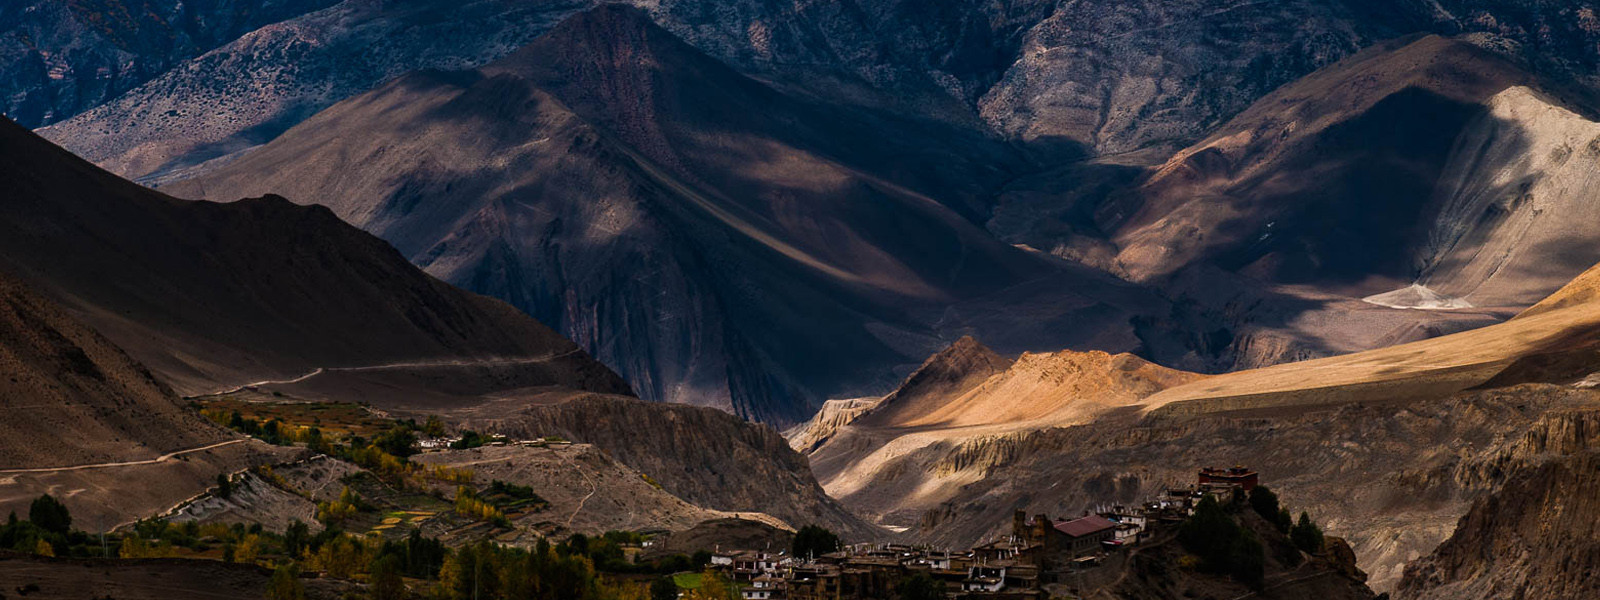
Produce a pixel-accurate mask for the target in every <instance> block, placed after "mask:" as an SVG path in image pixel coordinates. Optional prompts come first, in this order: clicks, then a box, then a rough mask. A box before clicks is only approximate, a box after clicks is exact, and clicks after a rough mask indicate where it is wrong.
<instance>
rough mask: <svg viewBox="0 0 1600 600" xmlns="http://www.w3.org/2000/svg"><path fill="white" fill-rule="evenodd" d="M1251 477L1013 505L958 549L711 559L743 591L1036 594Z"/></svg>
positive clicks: (1068, 582)
mask: <svg viewBox="0 0 1600 600" xmlns="http://www.w3.org/2000/svg"><path fill="white" fill-rule="evenodd" d="M1258 479H1259V476H1258V474H1257V473H1256V472H1255V471H1253V470H1250V469H1248V468H1244V467H1229V468H1220V469H1218V468H1210V467H1207V468H1203V469H1200V470H1199V472H1198V473H1197V475H1196V480H1195V482H1194V483H1193V484H1192V485H1188V486H1184V487H1177V488H1171V489H1166V490H1164V491H1163V492H1162V493H1161V494H1160V495H1159V497H1157V498H1154V499H1152V500H1151V501H1149V502H1146V503H1143V504H1141V505H1137V506H1122V505H1108V506H1102V507H1098V508H1097V509H1096V510H1094V511H1087V512H1086V514H1083V515H1081V516H1077V517H1073V518H1067V519H1053V518H1050V517H1049V516H1047V515H1043V514H1038V515H1032V516H1029V515H1028V514H1026V512H1025V511H1021V510H1019V511H1017V512H1016V513H1015V514H1014V516H1013V517H1012V522H1011V527H1010V530H1011V533H1010V534H1009V535H1006V536H1003V537H1001V538H999V539H996V540H992V541H990V542H988V543H985V544H982V545H980V546H977V547H974V548H971V549H969V550H967V551H965V552H959V551H952V550H944V549H933V548H927V547H916V546H909V545H900V544H856V545H851V546H846V547H843V548H841V549H840V550H839V551H837V552H833V553H829V554H825V555H821V556H789V555H787V554H786V553H784V552H771V551H765V550H737V551H733V550H726V549H719V551H718V552H716V553H715V554H713V555H712V558H711V567H712V568H713V569H715V570H717V571H719V572H721V573H722V574H723V575H724V576H725V577H727V578H728V579H730V580H732V581H734V582H735V583H736V584H737V585H739V586H740V590H741V597H742V598H744V600H870V599H878V598H890V597H895V596H897V595H899V594H900V592H898V591H897V589H896V586H897V585H899V584H900V583H901V582H903V581H905V580H906V579H907V578H911V577H917V576H926V577H927V578H929V579H931V580H932V581H934V582H936V583H937V587H936V588H935V589H937V588H942V590H943V597H945V598H959V599H970V600H979V599H982V600H1013V599H1014V600H1026V599H1042V598H1047V597H1052V596H1054V595H1055V594H1053V593H1052V591H1064V592H1066V593H1076V591H1077V590H1080V589H1089V588H1092V587H1094V586H1095V585H1096V584H1097V583H1098V582H1102V581H1106V580H1108V579H1110V578H1114V577H1116V573H1115V571H1116V569H1112V568H1105V567H1107V566H1108V565H1110V564H1112V563H1116V562H1118V561H1119V560H1121V559H1122V558H1124V557H1126V556H1127V554H1128V553H1130V552H1132V551H1135V550H1136V549H1137V548H1138V547H1139V546H1140V545H1141V544H1145V543H1148V542H1149V541H1150V540H1153V539H1156V538H1158V537H1159V538H1162V539H1167V538H1170V537H1171V536H1174V535H1175V534H1176V530H1177V529H1178V526H1179V525H1180V524H1182V523H1183V521H1184V520H1185V519H1187V518H1188V517H1189V516H1190V515H1192V514H1193V512H1194V509H1195V507H1196V506H1197V505H1198V504H1199V503H1200V501H1201V500H1202V499H1204V498H1206V497H1207V496H1211V497H1215V498H1217V499H1218V500H1219V501H1226V502H1233V501H1235V500H1236V499H1237V498H1241V497H1242V496H1243V494H1244V493H1246V492H1249V491H1250V490H1251V489H1253V488H1254V487H1255V486H1256V485H1257V484H1258ZM935 593H937V592H935Z"/></svg>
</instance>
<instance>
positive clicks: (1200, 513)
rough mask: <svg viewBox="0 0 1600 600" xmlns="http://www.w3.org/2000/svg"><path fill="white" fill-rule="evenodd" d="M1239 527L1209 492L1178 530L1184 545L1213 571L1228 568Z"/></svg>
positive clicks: (1207, 569)
mask: <svg viewBox="0 0 1600 600" xmlns="http://www.w3.org/2000/svg"><path fill="white" fill-rule="evenodd" d="M1238 535H1239V527H1238V526H1237V525H1235V524H1234V523H1233V519H1230V518H1228V515H1227V513H1225V512H1223V510H1222V505H1220V504H1218V503H1217V500H1216V498H1215V497H1212V496H1206V497H1205V498H1204V499H1201V500H1200V504H1198V505H1196V506H1195V509H1194V515H1193V516H1191V517H1189V518H1188V520H1186V521H1184V522H1183V527H1182V528H1181V529H1179V530H1178V541H1179V542H1180V543H1182V544H1183V548H1184V549H1185V550H1188V551H1189V552H1190V553H1193V554H1194V555H1196V556H1199V557H1200V568H1201V569H1202V570H1204V571H1206V572H1210V573H1226V572H1228V568H1227V565H1228V559H1229V557H1230V552H1231V550H1232V547H1233V540H1234V538H1236V537H1238Z"/></svg>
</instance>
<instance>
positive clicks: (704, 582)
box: [684, 569, 739, 600]
mask: <svg viewBox="0 0 1600 600" xmlns="http://www.w3.org/2000/svg"><path fill="white" fill-rule="evenodd" d="M684 597H685V598H686V599H687V600H728V599H729V598H738V597H739V592H737V591H735V590H734V589H733V587H732V586H730V585H728V582H727V581H726V580H724V579H723V578H722V574H720V573H718V572H716V571H713V570H711V569H706V571H705V572H704V573H701V574H700V587H698V588H695V589H693V590H690V591H689V593H688V594H685V595H684Z"/></svg>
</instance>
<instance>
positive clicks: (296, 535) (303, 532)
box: [283, 519, 311, 558]
mask: <svg viewBox="0 0 1600 600" xmlns="http://www.w3.org/2000/svg"><path fill="white" fill-rule="evenodd" d="M310 541H311V526H309V525H306V524H305V523H301V522H300V520H299V519H295V520H294V521H293V522H291V523H289V527H288V528H287V529H285V530H283V552H284V554H288V555H289V558H299V557H300V554H301V553H302V552H305V549H306V545H307V544H308V543H309V542H310Z"/></svg>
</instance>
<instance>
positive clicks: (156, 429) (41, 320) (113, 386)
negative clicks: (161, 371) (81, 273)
mask: <svg viewBox="0 0 1600 600" xmlns="http://www.w3.org/2000/svg"><path fill="white" fill-rule="evenodd" d="M0 372H4V373H5V374H6V377H4V378H0V407H3V410H4V411H5V414H6V418H5V419H4V420H3V421H0V469H8V468H19V467H54V466H70V465H76V464H88V463H95V462H106V461H115V460H137V459H148V458H155V457H157V456H159V455H161V454H163V453H166V452H170V451H173V450H181V449H185V448H193V447H197V446H203V445H206V444H212V443H216V442H221V441H225V440H228V439H232V437H233V436H231V435H229V434H228V433H227V432H226V431H223V430H221V429H219V428H216V427H213V426H211V425H210V424H209V423H206V422H205V421H204V419H201V418H200V417H199V416H197V415H195V414H193V413H191V412H190V411H187V410H184V409H183V408H181V407H179V406H178V404H177V401H176V397H175V396H174V394H173V393H172V390H170V389H168V388H167V387H166V386H164V385H162V384H161V383H160V382H159V381H157V380H156V378H155V376H153V375H151V374H150V372H149V371H146V370H145V369H144V367H142V366H140V365H139V364H138V363H135V362H134V361H133V360H132V359H130V358H128V356H127V355H126V354H123V353H122V351H121V350H120V349H118V348H117V347H116V346H113V345H112V344H111V342H110V341H108V340H106V339H105V338H103V337H101V336H100V335H99V334H97V333H95V332H94V330H92V329H90V328H89V327H88V326H86V325H84V324H83V323H81V322H79V321H78V320H76V319H74V318H73V317H71V316H69V315H68V314H67V313H66V311H63V310H61V309H60V308H59V307H57V306H54V305H53V304H51V303H50V302H49V301H48V300H45V299H44V298H42V297H40V296H38V295H37V294H34V293H33V292H31V291H29V290H27V289H26V288H25V287H24V286H23V285H22V284H20V283H18V282H17V281H15V280H13V279H11V278H9V277H4V276H0ZM41 439H50V440H51V443H45V444H41V443H39V442H40V440H41Z"/></svg>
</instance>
